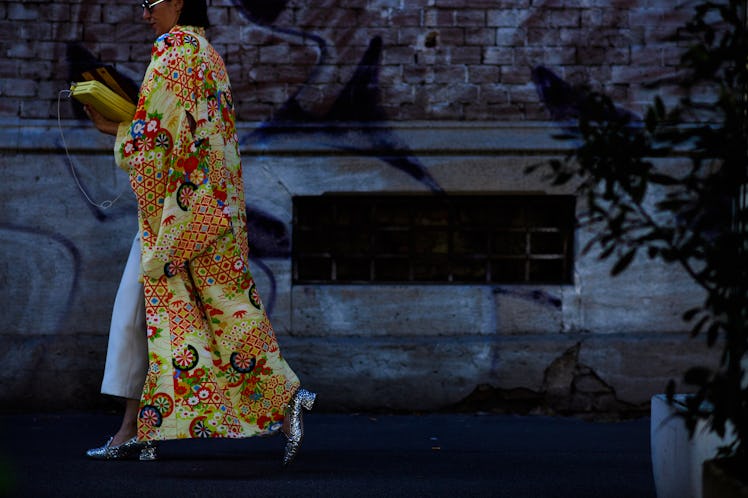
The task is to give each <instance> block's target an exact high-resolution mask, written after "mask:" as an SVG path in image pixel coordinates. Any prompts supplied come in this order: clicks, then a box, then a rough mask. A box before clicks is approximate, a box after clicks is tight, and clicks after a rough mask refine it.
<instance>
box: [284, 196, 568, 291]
mask: <svg viewBox="0 0 748 498" xmlns="http://www.w3.org/2000/svg"><path fill="white" fill-rule="evenodd" d="M574 213H575V199H574V197H573V196H565V195H418V194H408V195H401V194H395V195H368V194H335V195H322V196H299V197H294V199H293V247H292V258H293V281H294V283H295V284H372V283H382V284H387V283H392V284H405V283H407V284H412V283H423V284H458V283H459V284H530V283H532V284H570V283H571V282H572V271H573V254H574V250H573V249H574V247H573V240H574V224H575V214H574Z"/></svg>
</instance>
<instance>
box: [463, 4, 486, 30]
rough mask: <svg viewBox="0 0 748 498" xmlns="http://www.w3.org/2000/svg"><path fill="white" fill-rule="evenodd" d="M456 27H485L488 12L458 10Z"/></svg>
mask: <svg viewBox="0 0 748 498" xmlns="http://www.w3.org/2000/svg"><path fill="white" fill-rule="evenodd" d="M471 5H472V4H471ZM455 26H459V27H485V26H486V11H485V10H477V9H465V10H458V11H457V12H455Z"/></svg>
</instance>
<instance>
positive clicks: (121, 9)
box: [102, 4, 143, 24]
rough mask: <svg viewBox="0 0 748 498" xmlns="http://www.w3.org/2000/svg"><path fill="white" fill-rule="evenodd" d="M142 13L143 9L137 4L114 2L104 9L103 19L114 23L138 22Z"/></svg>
mask: <svg viewBox="0 0 748 498" xmlns="http://www.w3.org/2000/svg"><path fill="white" fill-rule="evenodd" d="M142 14H143V9H141V8H140V7H138V6H136V5H129V4H125V5H117V4H113V5H109V6H107V8H106V9H104V10H103V11H102V21H103V22H105V23H112V24H117V23H131V22H137V21H138V20H139V19H140V17H141V15H142Z"/></svg>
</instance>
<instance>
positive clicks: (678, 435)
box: [650, 394, 730, 498]
mask: <svg viewBox="0 0 748 498" xmlns="http://www.w3.org/2000/svg"><path fill="white" fill-rule="evenodd" d="M685 397H686V396H685V395H677V396H676V397H675V403H674V404H672V405H671V404H669V403H668V400H667V396H665V395H664V394H657V395H655V396H652V408H651V422H650V448H651V452H652V473H653V474H654V482H655V489H656V490H657V498H701V495H702V493H701V486H702V484H701V476H702V467H703V463H704V461H705V460H709V459H711V458H714V457H715V456H716V454H717V450H718V449H719V447H720V446H724V445H726V444H727V439H728V437H730V434H726V435H725V438H720V437H719V436H717V435H716V434H715V433H713V432H709V430H708V427H707V425H706V423H705V422H704V421H699V423H698V424H697V426H696V431H695V432H694V434H693V438H690V437H689V435H688V429H687V428H686V424H685V420H684V419H683V417H681V416H680V415H682V414H683V413H684V412H685V410H686V407H685V405H684V404H683V402H682V400H684V399H685Z"/></svg>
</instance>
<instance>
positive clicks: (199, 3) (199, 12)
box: [177, 0, 210, 28]
mask: <svg viewBox="0 0 748 498" xmlns="http://www.w3.org/2000/svg"><path fill="white" fill-rule="evenodd" d="M177 23H178V24H181V25H182V26H197V27H198V28H208V27H210V22H208V5H207V3H206V1H205V0H184V5H183V7H182V12H181V13H180V14H179V20H178V21H177Z"/></svg>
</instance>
